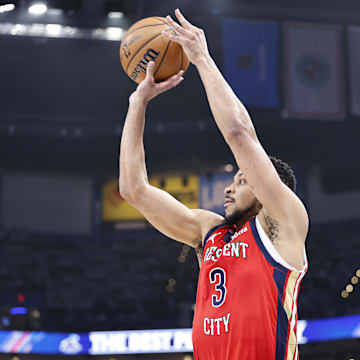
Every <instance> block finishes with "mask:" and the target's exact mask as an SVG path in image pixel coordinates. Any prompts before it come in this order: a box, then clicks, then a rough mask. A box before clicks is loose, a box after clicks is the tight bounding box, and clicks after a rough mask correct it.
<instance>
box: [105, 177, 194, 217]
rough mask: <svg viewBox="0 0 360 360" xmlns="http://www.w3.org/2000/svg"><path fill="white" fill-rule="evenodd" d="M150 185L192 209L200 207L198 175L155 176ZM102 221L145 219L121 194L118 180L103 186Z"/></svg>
mask: <svg viewBox="0 0 360 360" xmlns="http://www.w3.org/2000/svg"><path fill="white" fill-rule="evenodd" d="M149 183H150V184H151V185H153V186H155V187H157V188H159V189H162V190H164V191H166V192H168V193H169V194H171V195H172V196H174V197H175V198H176V199H177V200H179V201H180V202H182V203H183V204H184V205H185V206H187V207H189V208H190V209H194V208H198V207H199V177H198V176H197V175H182V176H181V175H176V176H173V175H171V176H154V177H152V178H150V179H149ZM102 193H103V197H102V219H103V221H105V222H115V221H134V220H144V217H143V216H142V215H141V213H140V212H138V211H137V210H136V209H135V208H134V207H132V206H131V205H130V204H129V203H128V202H127V201H126V200H125V199H123V198H122V197H121V195H120V194H119V183H118V180H112V181H109V182H108V183H106V184H105V185H104V186H103V191H102Z"/></svg>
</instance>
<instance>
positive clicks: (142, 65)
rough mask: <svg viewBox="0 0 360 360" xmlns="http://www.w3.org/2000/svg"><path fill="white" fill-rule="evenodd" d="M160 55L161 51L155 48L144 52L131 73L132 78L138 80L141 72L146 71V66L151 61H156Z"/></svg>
mask: <svg viewBox="0 0 360 360" xmlns="http://www.w3.org/2000/svg"><path fill="white" fill-rule="evenodd" d="M159 55H160V52H159V51H156V50H154V49H148V50H147V51H146V53H145V54H144V56H143V58H142V59H141V60H140V61H139V62H138V63H137V65H136V66H135V68H134V70H133V71H132V73H131V75H130V79H132V80H134V81H136V79H137V77H138V76H139V74H140V73H141V72H143V73H146V66H147V64H148V63H149V62H150V61H155V60H156V59H157V58H158V56H159Z"/></svg>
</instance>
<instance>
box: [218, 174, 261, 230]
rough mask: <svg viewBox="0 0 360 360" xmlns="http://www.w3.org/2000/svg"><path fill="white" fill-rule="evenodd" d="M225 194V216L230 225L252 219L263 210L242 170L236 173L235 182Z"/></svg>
mask: <svg viewBox="0 0 360 360" xmlns="http://www.w3.org/2000/svg"><path fill="white" fill-rule="evenodd" d="M224 193H225V203H224V207H225V216H226V219H227V221H228V223H230V224H235V223H236V222H238V221H241V220H248V219H251V218H252V217H253V216H255V215H256V214H257V213H258V212H259V211H260V209H261V205H260V203H259V202H258V201H257V199H256V198H255V196H254V194H253V193H252V191H251V189H250V187H249V185H248V184H247V182H246V179H245V177H244V175H243V174H242V172H241V170H239V171H238V172H237V173H236V175H235V176H234V182H233V183H232V184H231V185H230V186H228V187H227V188H225V190H224Z"/></svg>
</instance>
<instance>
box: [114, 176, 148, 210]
mask: <svg viewBox="0 0 360 360" xmlns="http://www.w3.org/2000/svg"><path fill="white" fill-rule="evenodd" d="M144 186H145V184H137V183H136V182H132V183H130V182H129V181H127V180H126V179H124V178H122V177H121V176H120V178H119V194H120V196H121V197H122V198H123V199H125V200H126V201H127V202H129V203H132V204H134V203H136V202H137V199H138V198H139V196H140V194H142V191H143V189H144Z"/></svg>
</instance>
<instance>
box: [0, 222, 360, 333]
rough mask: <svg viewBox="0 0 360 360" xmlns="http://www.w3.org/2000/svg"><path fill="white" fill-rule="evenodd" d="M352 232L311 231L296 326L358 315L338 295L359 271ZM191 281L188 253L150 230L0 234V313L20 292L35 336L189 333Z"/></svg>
mask: <svg viewBox="0 0 360 360" xmlns="http://www.w3.org/2000/svg"><path fill="white" fill-rule="evenodd" d="M357 229H358V226H357V224H356V221H354V222H346V223H337V224H324V225H313V226H312V227H311V232H310V235H309V238H308V240H307V253H308V259H309V271H308V274H307V276H306V277H305V279H304V280H303V283H302V289H301V293H300V296H299V318H300V319H312V318H321V317H331V316H341V315H348V314H354V313H360V302H359V301H358V300H359V295H358V289H357V288H356V286H355V290H354V292H353V293H351V294H350V296H349V297H348V298H347V299H343V298H342V297H341V295H340V294H341V291H342V290H343V289H344V287H345V286H346V284H348V283H350V278H351V277H352V276H353V275H354V273H355V271H356V270H357V268H360V262H359V259H360V247H359V242H360V239H359V236H358V232H357ZM180 254H185V262H184V263H180V262H179V261H178V258H179V256H180ZM197 275H198V264H197V259H196V256H195V252H194V251H193V250H192V249H189V248H187V247H186V246H185V247H184V246H183V245H182V244H180V243H176V242H175V241H172V240H169V239H167V238H166V237H164V236H162V235H161V234H159V233H158V232H155V231H153V230H150V231H147V232H136V233H131V232H129V233H128V232H121V233H118V234H116V235H114V234H110V235H102V236H101V237H100V238H99V237H92V238H85V237H81V238H76V237H72V236H44V235H41V236H40V235H34V234H27V233H26V232H25V231H21V230H4V229H2V230H1V231H0V291H1V293H2V295H4V296H2V297H1V298H2V299H3V300H0V306H1V308H2V314H4V311H5V310H4V309H6V308H8V307H10V306H19V304H17V303H14V302H13V303H9V300H6V299H9V298H11V296H5V295H6V294H8V295H9V294H10V295H11V294H13V295H14V294H17V293H23V294H25V295H28V296H27V299H28V300H29V301H28V303H25V306H28V307H30V308H37V309H38V310H39V311H40V314H41V317H40V324H41V326H40V329H42V330H47V331H77V332H81V331H84V332H85V331H89V330H122V329H124V330H125V329H151V328H179V327H190V326H191V322H192V314H193V305H194V302H195V291H196V283H197ZM169 279H175V280H176V284H175V285H173V286H169ZM358 286H360V285H358ZM14 298H15V297H14ZM32 298H36V299H38V300H37V301H36V302H35V303H33V301H32V300H31V299H32ZM31 324H32V322H27V327H28V329H29V330H30V329H32V325H31ZM10 327H11V325H10Z"/></svg>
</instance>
